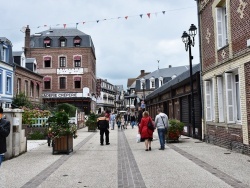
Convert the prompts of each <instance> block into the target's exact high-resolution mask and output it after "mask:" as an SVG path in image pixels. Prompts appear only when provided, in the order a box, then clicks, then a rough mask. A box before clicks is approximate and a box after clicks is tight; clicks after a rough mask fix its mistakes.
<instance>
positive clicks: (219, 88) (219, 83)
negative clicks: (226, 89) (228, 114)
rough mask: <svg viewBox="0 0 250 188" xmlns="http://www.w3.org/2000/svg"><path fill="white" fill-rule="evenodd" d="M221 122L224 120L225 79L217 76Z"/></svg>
mask: <svg viewBox="0 0 250 188" xmlns="http://www.w3.org/2000/svg"><path fill="white" fill-rule="evenodd" d="M217 90H218V93H217V94H218V112H219V122H224V121H225V119H224V102H223V79H222V77H217Z"/></svg>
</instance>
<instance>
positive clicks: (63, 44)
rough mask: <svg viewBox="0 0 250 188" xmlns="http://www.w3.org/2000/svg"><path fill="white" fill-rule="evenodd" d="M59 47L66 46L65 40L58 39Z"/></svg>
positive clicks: (62, 38)
mask: <svg viewBox="0 0 250 188" xmlns="http://www.w3.org/2000/svg"><path fill="white" fill-rule="evenodd" d="M59 45H60V47H65V46H66V39H65V38H64V37H60V39H59Z"/></svg>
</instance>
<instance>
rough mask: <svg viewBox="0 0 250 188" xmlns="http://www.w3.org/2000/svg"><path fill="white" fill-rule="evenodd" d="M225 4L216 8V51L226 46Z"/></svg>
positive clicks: (226, 23) (226, 22)
mask: <svg viewBox="0 0 250 188" xmlns="http://www.w3.org/2000/svg"><path fill="white" fill-rule="evenodd" d="M227 20H228V19H227V3H226V2H225V3H224V4H223V5H221V6H218V7H216V24H217V47H218V49H220V48H222V47H224V46H226V45H227V44H228V21H227Z"/></svg>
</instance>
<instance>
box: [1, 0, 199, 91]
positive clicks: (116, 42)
mask: <svg viewBox="0 0 250 188" xmlns="http://www.w3.org/2000/svg"><path fill="white" fill-rule="evenodd" d="M162 11H165V14H163V13H162ZM1 13H2V16H1V18H0V23H1V26H0V36H1V37H6V38H8V39H9V40H10V41H11V42H12V44H13V50H14V51H21V50H22V47H23V46H24V33H22V32H21V31H20V29H21V28H22V27H23V26H26V25H29V26H30V28H31V34H34V33H36V32H41V31H44V30H47V29H49V26H51V27H52V28H55V27H57V28H58V27H61V28H63V27H64V25H63V24H66V27H75V26H76V23H79V24H78V29H79V30H81V31H82V32H84V33H86V34H88V35H90V36H91V37H92V40H93V43H94V45H95V49H96V62H97V77H101V78H103V79H107V80H108V81H109V82H110V83H112V84H114V85H123V86H124V88H127V79H128V78H135V77H137V76H138V75H139V74H140V70H145V71H146V72H152V71H154V70H157V69H158V62H157V60H160V62H159V67H160V68H166V67H168V66H169V65H172V66H174V67H175V66H181V65H188V64H189V59H188V52H186V51H185V48H184V44H183V42H182V40H181V36H182V33H183V31H185V30H188V29H189V27H190V25H191V24H195V25H196V26H198V24H197V23H198V21H197V20H198V19H197V6H196V1H194V0H60V1H59V0H8V1H4V2H2V4H1ZM148 13H150V18H149V17H148V15H147V14H148ZM141 14H142V17H141V16H140V15H141ZM126 16H127V19H126V18H125V17H126ZM118 18H119V19H118ZM105 19H106V20H105ZM97 20H99V22H98V23H97ZM83 22H85V23H84V24H83ZM44 25H47V27H44ZM39 26H40V27H39ZM38 27H39V28H38ZM196 41H197V43H196V45H195V47H194V48H192V54H193V56H194V60H193V63H195V64H197V63H199V48H198V47H199V45H198V36H196Z"/></svg>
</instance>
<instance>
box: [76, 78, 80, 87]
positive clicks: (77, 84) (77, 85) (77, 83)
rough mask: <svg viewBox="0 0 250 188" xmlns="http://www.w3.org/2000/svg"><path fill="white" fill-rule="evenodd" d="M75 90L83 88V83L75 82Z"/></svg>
mask: <svg viewBox="0 0 250 188" xmlns="http://www.w3.org/2000/svg"><path fill="white" fill-rule="evenodd" d="M75 88H81V81H77V80H76V81H75Z"/></svg>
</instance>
